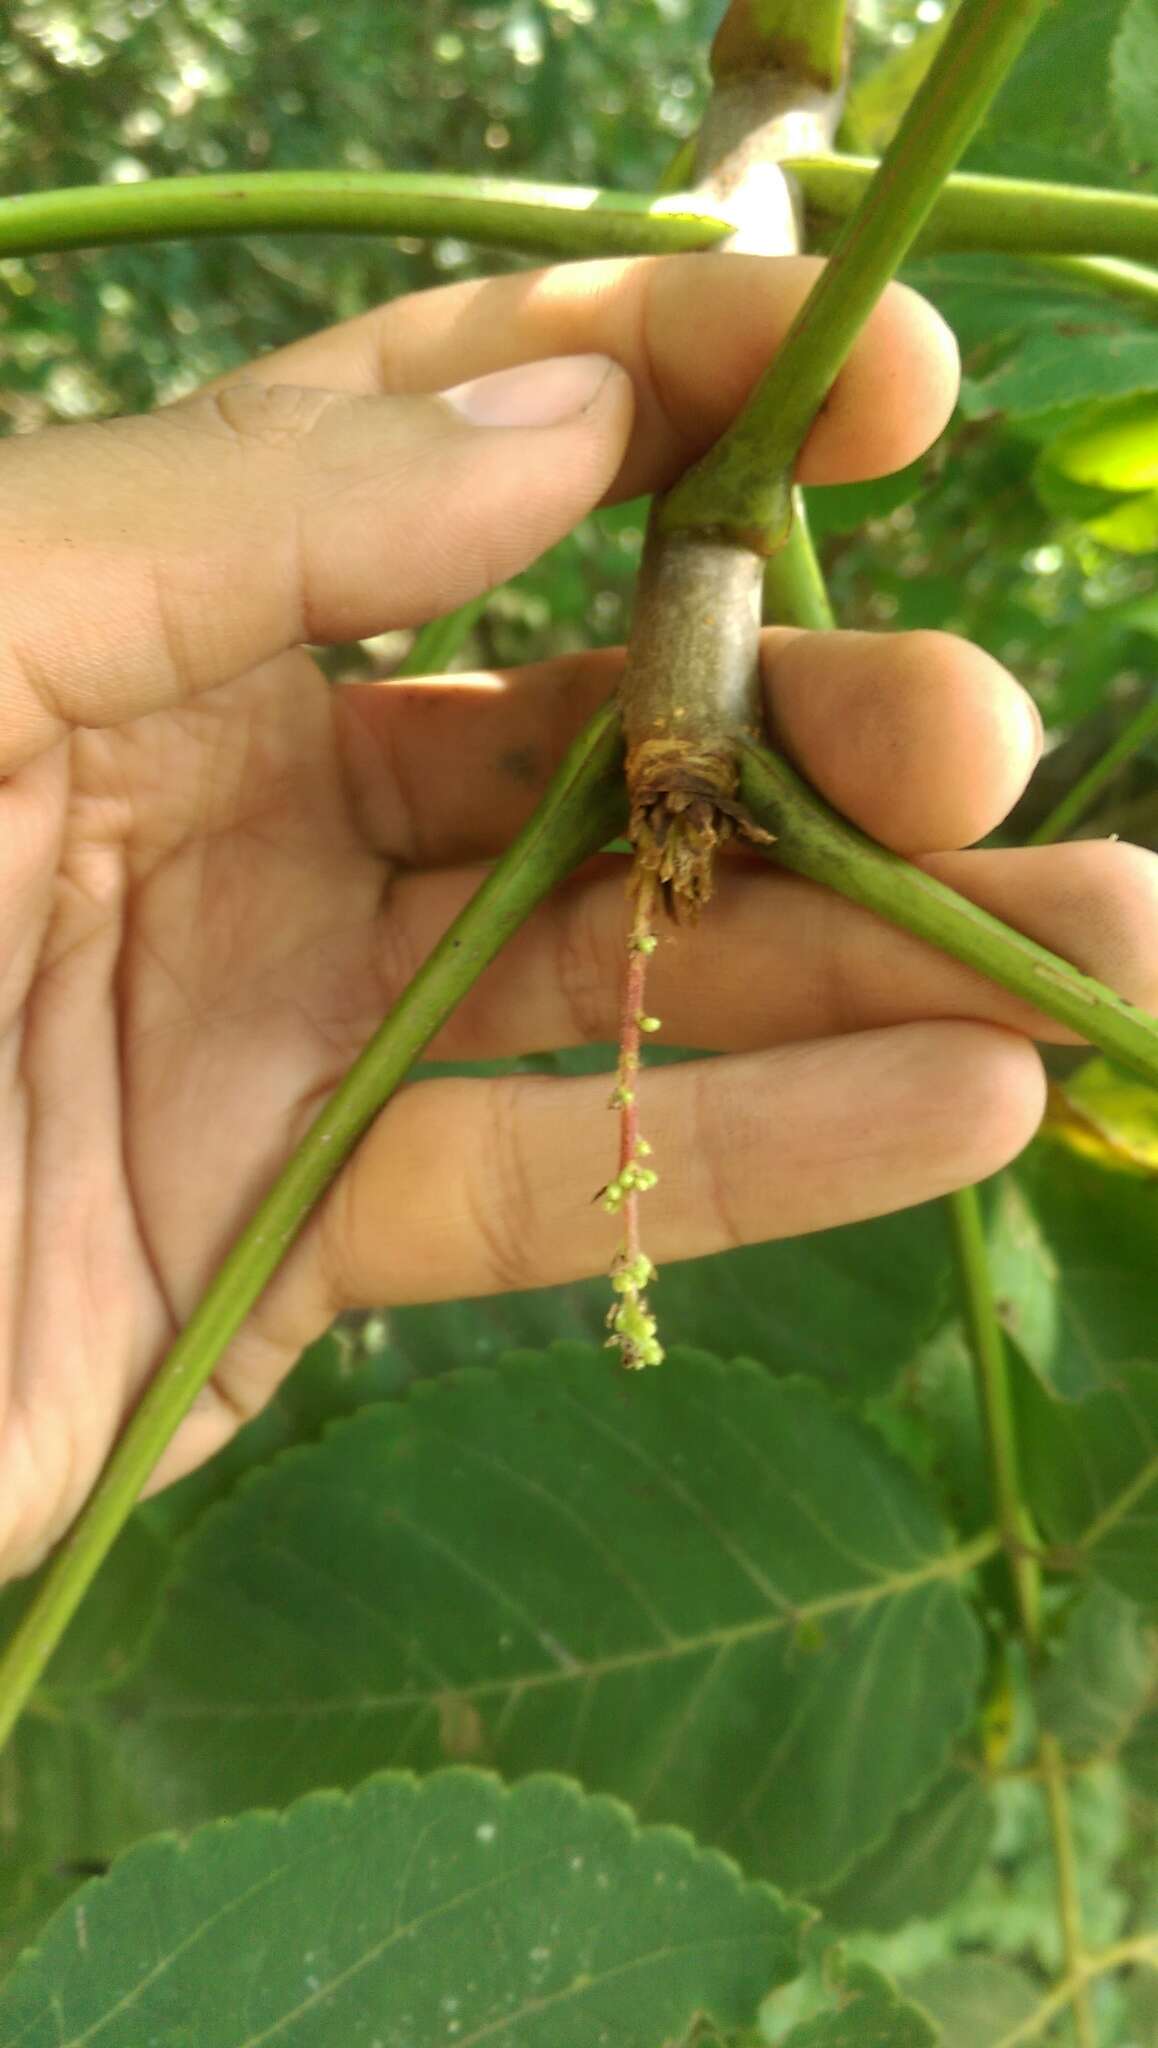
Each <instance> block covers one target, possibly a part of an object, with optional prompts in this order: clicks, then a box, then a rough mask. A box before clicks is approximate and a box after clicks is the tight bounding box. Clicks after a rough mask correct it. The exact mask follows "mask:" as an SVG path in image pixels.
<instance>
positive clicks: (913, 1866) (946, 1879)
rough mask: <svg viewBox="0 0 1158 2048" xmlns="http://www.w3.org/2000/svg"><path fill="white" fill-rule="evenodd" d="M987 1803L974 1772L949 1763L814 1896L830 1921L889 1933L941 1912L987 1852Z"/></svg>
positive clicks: (983, 1786)
mask: <svg viewBox="0 0 1158 2048" xmlns="http://www.w3.org/2000/svg"><path fill="white" fill-rule="evenodd" d="M993 1827H994V1813H993V1802H992V1800H991V1798H990V1795H989V1791H988V1788H987V1786H986V1784H985V1781H984V1779H983V1778H982V1776H981V1774H980V1772H979V1771H975V1770H967V1769H966V1768H965V1767H964V1766H963V1765H954V1766H953V1768H952V1769H951V1770H949V1771H946V1773H945V1775H944V1777H941V1778H938V1779H937V1782H936V1784H934V1785H931V1786H930V1787H929V1790H928V1791H927V1792H926V1793H925V1795H924V1797H923V1798H922V1799H920V1800H918V1802H917V1804H916V1806H915V1807H913V1808H912V1810H911V1811H910V1812H908V1813H903V1814H902V1815H901V1817H900V1819H899V1820H898V1821H897V1822H896V1823H895V1825H894V1827H893V1830H892V1833H891V1834H890V1835H889V1836H888V1839H887V1840H886V1841H884V1842H882V1843H881V1845H880V1847H879V1848H877V1849H873V1850H871V1851H870V1852H869V1854H868V1855H867V1856H866V1857H864V1858H863V1859H862V1861H861V1862H859V1863H857V1864H854V1866H853V1868H852V1869H851V1870H850V1871H849V1873H848V1875H847V1877H845V1878H843V1879H842V1881H841V1882H840V1884H838V1885H837V1886H836V1887H835V1889H834V1890H831V1891H824V1892H822V1893H821V1894H820V1898H821V1903H822V1905H823V1907H824V1913H825V1917H826V1919H829V1920H831V1921H832V1922H833V1924H834V1925H835V1926H837V1927H848V1928H854V1927H855V1928H862V1927H863V1928H871V1929H873V1930H874V1931H876V1932H879V1933H889V1932H891V1931H892V1930H893V1929H894V1928H897V1927H903V1926H904V1925H905V1923H906V1922H907V1921H909V1920H928V1919H931V1918H933V1916H934V1915H936V1914H938V1913H943V1912H944V1911H945V1909H946V1907H947V1906H950V1905H952V1903H953V1900H954V1899H955V1898H957V1897H958V1896H959V1894H960V1893H961V1892H963V1891H964V1889H965V1887H966V1885H967V1884H968V1883H969V1881H970V1879H971V1878H972V1877H973V1876H974V1875H975V1873H976V1872H977V1870H978V1869H979V1868H980V1866H981V1864H982V1863H983V1862H984V1860H985V1857H986V1855H987V1854H988V1852H989V1845H990V1843H991V1841H992V1838H993Z"/></svg>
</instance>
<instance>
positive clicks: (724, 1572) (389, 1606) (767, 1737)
mask: <svg viewBox="0 0 1158 2048" xmlns="http://www.w3.org/2000/svg"><path fill="white" fill-rule="evenodd" d="M969 1563H970V1553H968V1552H961V1553H955V1552H953V1551H951V1550H949V1549H947V1547H946V1544H945V1540H944V1537H943V1534H942V1532H941V1529H940V1528H939V1526H938V1522H937V1518H936V1516H935V1514H934V1513H933V1511H932V1510H931V1508H930V1506H929V1504H928V1502H927V1500H926V1498H925V1497H924V1494H923V1492H922V1490H921V1488H920V1486H919V1484H918V1483H917V1481H916V1480H915V1478H914V1477H913V1476H912V1474H911V1473H910V1472H908V1471H907V1470H906V1469H905V1468H904V1467H903V1466H902V1465H901V1464H900V1463H899V1462H898V1461H897V1460H895V1459H894V1458H893V1457H892V1456H891V1454H890V1453H889V1452H888V1451H887V1450H886V1448H885V1447H884V1445H883V1443H882V1442H881V1441H880V1439H879V1437H877V1435H876V1434H875V1432H873V1431H871V1430H869V1429H867V1428H866V1427H864V1426H863V1425H861V1424H860V1423H859V1422H857V1421H856V1420H855V1419H854V1418H852V1417H851V1416H849V1415H847V1414H844V1413H842V1412H841V1411H840V1410H838V1409H836V1408H834V1407H833V1406H832V1404H831V1403H830V1402H829V1401H828V1400H827V1399H826V1398H825V1396H824V1395H823V1394H822V1393H821V1392H820V1391H819V1390H818V1389H817V1388H815V1387H814V1386H812V1385H810V1384H808V1383H781V1382H777V1381H776V1380H774V1379H772V1378H771V1377H770V1376H769V1375H768V1374H767V1373H765V1372H763V1371H761V1370H760V1369H759V1368H758V1367H756V1366H755V1365H745V1364H738V1365H733V1366H729V1367H724V1366H721V1365H720V1364H719V1363H717V1362H716V1361H714V1360H711V1359H707V1358H704V1357H700V1356H697V1355H695V1354H679V1353H677V1354H675V1355H674V1357H673V1358H672V1360H671V1361H670V1363H669V1364H668V1366H666V1367H665V1368H664V1369H663V1371H662V1372H658V1373H654V1374H647V1375H643V1376H638V1377H633V1378H625V1377H624V1376H622V1375H620V1374H618V1373H617V1372H616V1371H615V1370H614V1369H613V1368H612V1367H611V1366H610V1364H609V1363H608V1360H607V1356H606V1353H605V1352H592V1351H588V1350H584V1349H581V1348H579V1347H577V1346H559V1347H557V1348H556V1349H555V1350H554V1351H553V1352H552V1353H551V1354H550V1355H549V1356H548V1357H546V1358H526V1357H524V1358H517V1359H513V1360H511V1361H509V1362H507V1363H506V1364H505V1365H504V1366H503V1368H502V1369H501V1370H500V1371H499V1372H498V1373H484V1372H470V1373H464V1374H462V1375H459V1376H456V1377H455V1378H453V1379H451V1380H442V1381H436V1382H428V1383H425V1384H423V1385H421V1386H419V1387H418V1388H416V1389H415V1391H414V1393H413V1394H412V1396H411V1397H410V1399H409V1400H408V1401H407V1402H406V1403H404V1404H392V1405H390V1406H388V1407H385V1408H379V1409H374V1410H370V1411H367V1412H365V1413H364V1414H362V1415H361V1416H359V1417H357V1418H355V1419H354V1420H353V1421H351V1422H348V1423H344V1424H341V1425H339V1426H338V1427H337V1428H335V1429H334V1430H333V1431H332V1432H331V1433H330V1434H329V1435H328V1436H327V1437H326V1439H325V1440H324V1441H323V1442H322V1443H321V1444H320V1445H317V1446H315V1447H312V1448H310V1449H308V1450H303V1451H300V1452H295V1453H291V1454H289V1455H287V1456H286V1457H285V1458H283V1459H281V1460H279V1461H278V1463H277V1464H276V1465H274V1466H273V1467H272V1468H270V1469H269V1470H268V1471H267V1472H264V1473H261V1474H259V1475H257V1476H256V1477H255V1479H254V1480H253V1481H251V1482H250V1483H249V1484H248V1485H247V1486H245V1487H244V1488H242V1489H241V1491H240V1492H239V1493H238V1494H237V1495H235V1496H234V1497H233V1499H232V1500H230V1501H229V1502H228V1503H227V1504H226V1505H225V1506H224V1507H223V1508H222V1509H220V1510H219V1511H218V1512H217V1513H216V1514H215V1515H213V1516H211V1517H209V1518H208V1519H207V1520H206V1522H205V1523H204V1524H203V1525H202V1527H201V1528H200V1530H199V1531H198V1532H197V1533H196V1534H195V1536H194V1537H193V1538H192V1540H191V1543H190V1545H189V1547H188V1549H187V1550H186V1552H185V1554H184V1560H183V1563H182V1567H181V1570H180V1572H179V1574H178V1575H177V1577H176V1578H175V1579H174V1581H173V1582H172V1584H171V1588H170V1592H169V1598H168V1601H167V1604H166V1607H165V1610H164V1614H163V1618H162V1621H161V1623H160V1626H159V1628H158V1631H157V1634H156V1636H155V1638H154V1639H153V1642H152V1645H151V1650H150V1654H149V1655H148V1657H147V1658H146V1660H145V1662H144V1663H143V1665H142V1666H141V1668H140V1670H139V1673H138V1674H137V1675H136V1677H135V1678H134V1680H133V1681H132V1684H131V1686H130V1688H129V1690H128V1691H127V1693H126V1695H125V1696H124V1699H123V1702H122V1710H123V1711H124V1713H125V1715H126V1725H125V1729H124V1742H125V1754H126V1756H127V1757H128V1758H129V1759H130V1760H131V1766H132V1769H133V1772H134V1774H135V1776H136V1777H137V1779H138V1780H139V1781H140V1782H141V1783H144V1784H147V1785H149V1786H150V1787H151V1788H152V1791H153V1795H154V1798H155V1801H156V1821H155V1823H154V1824H157V1823H163V1822H166V1821H175V1822H176V1823H178V1824H182V1825H184V1824H188V1823H190V1822H196V1821H199V1820H201V1819H204V1818H206V1817H208V1816H209V1815H211V1814H214V1813H222V1812H230V1811H232V1810H235V1809H236V1808H238V1807H240V1806H244V1805H247V1804H253V1803H254V1802H255V1801H260V1802H269V1803H273V1804H283V1803H285V1801H286V1800H287V1799H289V1798H291V1797H293V1796H295V1795H296V1794H297V1793H299V1792H300V1791H302V1790H304V1789H305V1788H307V1787H308V1786H310V1785H312V1784H314V1783H316V1782H317V1780H318V1779H319V1778H324V1779H325V1780H326V1781H327V1782H339V1783H343V1784H351V1783H355V1782H357V1781H358V1779H360V1778H361V1777H363V1776H364V1775H365V1774H366V1773H367V1772H369V1771H371V1770H373V1769H375V1768H378V1767H380V1766H382V1765H385V1764H396V1763H405V1764H407V1765H413V1766H416V1767H418V1768H422V1769H429V1768H431V1767H433V1766H435V1765H438V1764H441V1763H443V1762H446V1761H448V1760H455V1761H463V1760H467V1759H470V1760H472V1761H479V1762H486V1763H492V1764H494V1765H496V1766H497V1767H499V1768H500V1769H501V1770H503V1771H504V1772H506V1773H508V1774H515V1773H519V1772H523V1771H527V1770H530V1769H535V1768H542V1767H547V1768H561V1769H566V1770H568V1771H574V1772H575V1774H576V1775H577V1776H579V1777H581V1778H582V1780H583V1781H584V1783H585V1784H588V1785H589V1786H591V1787H593V1788H597V1789H605V1790H608V1791H614V1792H618V1793H619V1794H621V1795H622V1796H623V1797H625V1798H627V1799H629V1800H630V1801H631V1803H632V1804H633V1805H634V1806H635V1807H636V1808H637V1810H638V1811H640V1812H641V1813H642V1814H644V1815H645V1816H646V1817H649V1818H656V1819H664V1820H675V1821H679V1822H681V1823H683V1824H684V1825H686V1826H689V1827H692V1828H693V1829H694V1830H695V1831H696V1832H697V1833H698V1834H699V1835H700V1837H701V1838H702V1839H704V1840H708V1841H712V1842H715V1843H718V1844H719V1845H720V1846H721V1847H726V1848H729V1849H731V1850H732V1851H733V1852H734V1853H735V1854H737V1855H738V1856H739V1857H740V1858H741V1859H742V1860H743V1861H744V1862H745V1865H746V1867H748V1868H750V1869H752V1870H753V1871H755V1872H758V1873H760V1874H765V1875H770V1876H777V1877H778V1878H779V1879H780V1880H781V1881H784V1882H789V1881H790V1882H791V1883H792V1884H793V1885H794V1886H797V1887H809V1886H812V1885H814V1884H818V1883H822V1882H824V1881H826V1880H828V1881H832V1880H833V1879H835V1878H836V1877H837V1876H838V1875H839V1873H840V1872H841V1871H842V1870H843V1869H844V1868H845V1867H846V1866H847V1865H848V1864H849V1863H850V1862H851V1861H852V1860H853V1859H854V1858H855V1857H857V1856H858V1855H861V1854H863V1853H864V1852H865V1851H866V1850H867V1849H868V1848H869V1847H870V1845H872V1844H873V1843H875V1842H876V1841H878V1840H880V1839H881V1837H882V1836H883V1835H884V1834H885V1832H886V1830H887V1829H888V1828H889V1826H890V1824H891V1823H892V1821H893V1819H894V1817H895V1816H896V1814H897V1813H898V1812H899V1811H901V1810H902V1809H903V1808H905V1807H906V1806H908V1805H909V1804H911V1803H912V1802H913V1801H914V1800H916V1799H917V1798H919V1797H920V1795H921V1793H922V1792H923V1791H924V1790H925V1788H926V1786H927V1785H928V1784H929V1783H930V1782H931V1781H932V1780H933V1779H934V1778H936V1777H937V1776H938V1775H939V1773H940V1772H941V1771H942V1770H943V1768H944V1766H945V1762H946V1759H947V1754H948V1751H949V1748H950V1746H951V1744H952V1742H953V1739H954V1737H955V1736H956V1735H957V1734H958V1732H959V1731H960V1729H961V1727H962V1725H963V1724H964V1723H965V1721H966V1720H967V1719H968V1717H969V1715H970V1713H971V1711H972V1702H973V1696H974V1691H975V1687H976V1682H977V1677H978V1668H979V1641H978V1631H977V1627H976V1624H975V1622H974V1620H973V1618H972V1616H971V1614H970V1612H969V1609H968V1607H967V1606H966V1604H965V1601H964V1599H963V1597H962V1592H961V1585H960V1581H961V1578H962V1574H963V1572H964V1571H965V1570H966V1569H967V1567H968V1565H969Z"/></svg>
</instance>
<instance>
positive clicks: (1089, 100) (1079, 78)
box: [965, 0, 1128, 185]
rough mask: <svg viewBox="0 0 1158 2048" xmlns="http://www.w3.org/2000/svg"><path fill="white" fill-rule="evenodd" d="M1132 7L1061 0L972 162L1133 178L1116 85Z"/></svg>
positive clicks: (1083, 177)
mask: <svg viewBox="0 0 1158 2048" xmlns="http://www.w3.org/2000/svg"><path fill="white" fill-rule="evenodd" d="M1124 12H1125V6H1124V0H1096V5H1093V6H1091V4H1090V0H1055V4H1054V5H1053V6H1052V7H1050V8H1049V9H1048V11H1047V12H1046V14H1045V16H1044V18H1043V19H1042V20H1041V21H1040V22H1039V23H1038V26H1037V27H1036V28H1035V30H1034V32H1033V34H1032V36H1031V37H1030V39H1029V41H1028V43H1027V44H1026V46H1025V49H1024V50H1023V51H1022V54H1021V56H1020V58H1019V59H1018V61H1017V63H1016V64H1015V65H1014V67H1013V70H1012V72H1011V73H1010V75H1009V78H1008V79H1007V80H1006V83H1005V85H1004V86H1003V87H1002V90H1001V91H1000V92H999V93H998V95H997V98H996V100H995V101H994V103H993V106H992V107H991V109H990V111H989V114H988V116H987V118H986V120H985V121H984V123H983V124H982V127H981V129H980V131H979V133H978V135H977V136H976V138H975V140H974V142H973V143H972V145H971V146H970V148H969V151H968V153H967V155H966V158H965V163H966V165H967V167H968V168H969V169H970V170H975V171H996V172H1004V173H1007V174H1009V175H1010V176H1014V177H1022V178H1046V179H1057V180H1060V181H1061V182H1063V183H1068V184H1074V185H1116V184H1125V183H1127V182H1128V178H1127V173H1126V169H1125V166H1124V164H1123V161H1122V151H1121V147H1120V145H1119V141H1118V137H1117V133H1116V131H1115V125H1114V119H1113V112H1112V109H1111V106H1110V100H1109V89H1108V88H1109V69H1110V55H1111V51H1112V49H1113V46H1114V38H1115V36H1116V34H1117V31H1118V27H1119V24H1120V22H1121V21H1122V18H1123V14H1124Z"/></svg>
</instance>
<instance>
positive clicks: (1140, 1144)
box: [1043, 1057, 1158, 1179]
mask: <svg viewBox="0 0 1158 2048" xmlns="http://www.w3.org/2000/svg"><path fill="white" fill-rule="evenodd" d="M1043 1129H1044V1130H1045V1131H1046V1132H1047V1133H1048V1135H1049V1136H1050V1137H1051V1138H1052V1139H1053V1140H1054V1141H1055V1142H1056V1143H1058V1144H1062V1145H1065V1146H1067V1147H1069V1149H1070V1150H1072V1151H1074V1152H1076V1153H1077V1154H1078V1156H1079V1158H1087V1159H1094V1160H1096V1161H1097V1163H1098V1164H1099V1165H1100V1166H1104V1167H1105V1168H1106V1169H1107V1170H1108V1171H1110V1172H1115V1173H1128V1174H1130V1175H1131V1176H1133V1175H1141V1176H1142V1178H1143V1179H1146V1178H1148V1177H1149V1176H1151V1175H1158V1088H1153V1087H1151V1086H1149V1084H1148V1083H1147V1082H1145V1081H1138V1080H1135V1078H1134V1076H1133V1075H1132V1074H1124V1073H1122V1072H1121V1070H1120V1069H1119V1068H1118V1067H1115V1066H1114V1065H1113V1064H1112V1062H1111V1061H1110V1060H1105V1059H1102V1058H1100V1057H1098V1058H1094V1059H1088V1060H1084V1061H1083V1062H1082V1065H1081V1066H1080V1067H1079V1068H1078V1069H1077V1071H1076V1073H1073V1074H1070V1075H1069V1077H1068V1078H1067V1079H1066V1080H1065V1081H1063V1082H1061V1083H1060V1084H1054V1085H1053V1086H1052V1087H1051V1088H1050V1094H1049V1101H1048V1103H1047V1106H1046V1115H1045V1123H1044V1125H1043Z"/></svg>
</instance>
